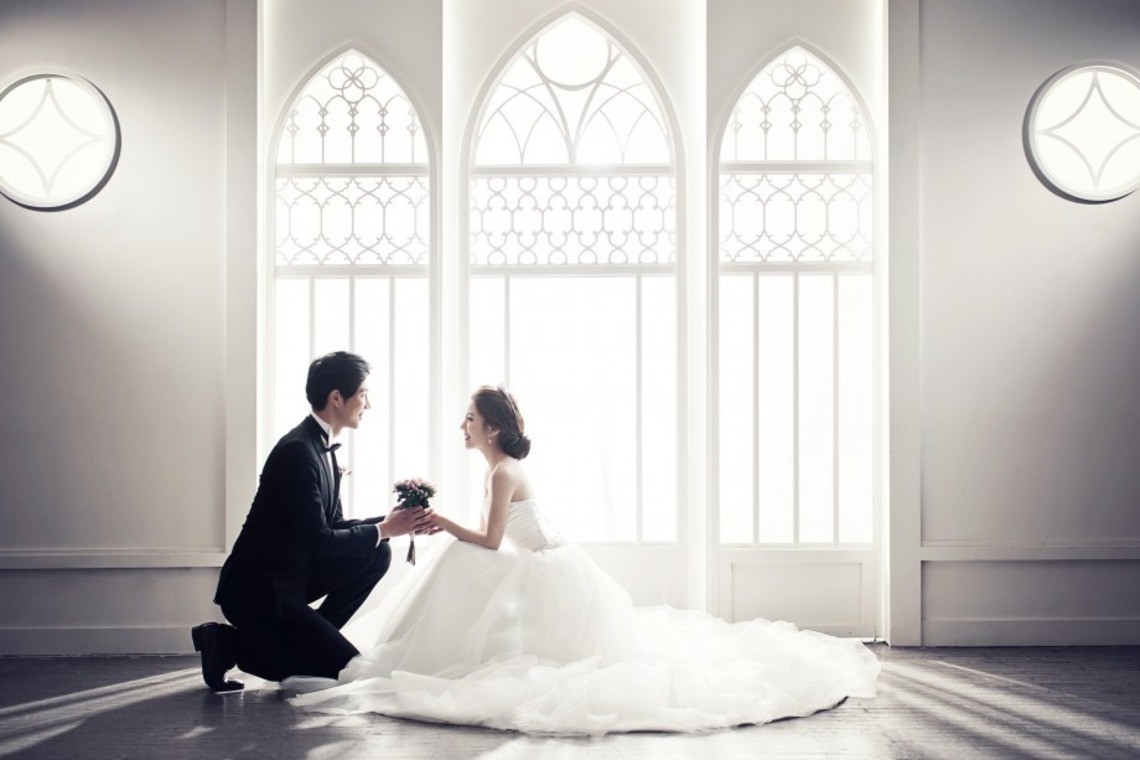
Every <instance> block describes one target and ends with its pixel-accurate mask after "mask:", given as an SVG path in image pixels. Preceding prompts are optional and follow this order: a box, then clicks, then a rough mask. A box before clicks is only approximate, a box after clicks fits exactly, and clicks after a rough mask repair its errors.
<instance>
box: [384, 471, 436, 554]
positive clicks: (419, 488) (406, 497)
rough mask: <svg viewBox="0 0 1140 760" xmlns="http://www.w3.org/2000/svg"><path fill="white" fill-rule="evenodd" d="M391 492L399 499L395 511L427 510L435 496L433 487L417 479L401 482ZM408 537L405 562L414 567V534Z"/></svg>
mask: <svg viewBox="0 0 1140 760" xmlns="http://www.w3.org/2000/svg"><path fill="white" fill-rule="evenodd" d="M392 490H393V491H394V492H395V493H396V495H397V496H398V497H399V499H400V501H399V503H398V504H396V508H397V509H413V508H415V507H423V508H424V509H427V508H428V506H429V502H430V500H431V497H433V496H435V486H433V485H432V484H431V483H429V482H427V481H426V480H420V479H419V478H409V479H408V480H401V481H400V482H398V483H396V487H395V488H394V489H392ZM410 537H411V542H410V543H409V544H408V557H407V561H408V564H410V565H414V564H416V534H415V533H412V534H410Z"/></svg>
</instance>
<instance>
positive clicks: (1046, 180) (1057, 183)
mask: <svg viewBox="0 0 1140 760" xmlns="http://www.w3.org/2000/svg"><path fill="white" fill-rule="evenodd" d="M1090 70H1091V71H1104V72H1109V73H1112V74H1116V75H1123V76H1124V77H1126V78H1127V79H1130V80H1131V81H1132V82H1133V84H1135V85H1136V88H1137V91H1140V74H1137V73H1136V72H1135V71H1133V70H1132V69H1130V68H1128V67H1127V66H1123V65H1121V64H1119V63H1116V62H1114V61H1087V62H1085V63H1077V64H1074V65H1072V66H1067V67H1065V68H1063V69H1061V70H1060V71H1058V72H1057V73H1056V74H1054V75H1053V76H1051V77H1049V78H1048V79H1046V80H1045V81H1044V82H1042V83H1041V86H1040V87H1038V88H1037V91H1036V92H1034V93H1033V97H1032V99H1030V102H1029V108H1028V109H1027V110H1026V112H1025V122H1024V125H1023V127H1022V142H1023V143H1024V148H1025V156H1026V159H1027V160H1028V161H1029V166H1030V168H1031V169H1032V170H1033V173H1034V174H1035V175H1037V178H1038V179H1039V180H1040V181H1041V182H1042V184H1044V185H1045V186H1046V187H1047V188H1049V189H1050V190H1052V191H1053V192H1054V193H1056V194H1057V195H1059V196H1061V197H1062V198H1067V199H1069V200H1073V201H1079V202H1082V203H1110V202H1112V201H1117V200H1120V199H1121V198H1125V197H1127V196H1129V195H1131V194H1132V193H1134V192H1135V191H1136V190H1137V189H1138V188H1140V170H1137V172H1136V174H1135V176H1134V177H1133V179H1132V181H1131V183H1130V184H1128V185H1123V186H1120V187H1117V188H1116V189H1115V190H1113V191H1112V192H1107V193H1087V192H1084V191H1082V190H1079V189H1076V188H1073V187H1070V186H1069V185H1068V184H1067V183H1066V182H1065V181H1064V179H1063V178H1061V177H1059V176H1057V175H1056V174H1055V173H1053V172H1051V171H1050V170H1049V168H1048V166H1047V165H1046V162H1045V161H1043V160H1041V159H1039V158H1038V151H1037V128H1036V121H1037V113H1038V111H1039V110H1040V107H1041V103H1042V102H1043V101H1044V100H1045V98H1046V97H1048V95H1049V93H1050V92H1051V91H1052V90H1053V89H1054V88H1055V87H1056V86H1058V85H1059V84H1061V83H1062V82H1064V81H1065V80H1067V79H1070V78H1071V77H1074V76H1076V75H1078V74H1083V73H1085V72H1088V71H1090Z"/></svg>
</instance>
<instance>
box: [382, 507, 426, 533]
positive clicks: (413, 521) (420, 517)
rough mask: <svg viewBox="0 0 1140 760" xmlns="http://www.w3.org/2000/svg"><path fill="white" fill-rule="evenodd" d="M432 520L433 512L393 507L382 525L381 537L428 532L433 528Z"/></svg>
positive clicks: (418, 508)
mask: <svg viewBox="0 0 1140 760" xmlns="http://www.w3.org/2000/svg"><path fill="white" fill-rule="evenodd" d="M431 518H432V512H431V510H427V509H424V508H423V507H412V508H411V509H403V508H402V507H400V506H396V507H393V509H392V511H391V512H389V513H388V516H387V517H385V518H384V522H382V523H380V537H381V538H392V537H393V536H404V535H407V534H408V533H413V532H414V533H422V532H426V531H427V530H428V529H430V528H431V527H432V520H431Z"/></svg>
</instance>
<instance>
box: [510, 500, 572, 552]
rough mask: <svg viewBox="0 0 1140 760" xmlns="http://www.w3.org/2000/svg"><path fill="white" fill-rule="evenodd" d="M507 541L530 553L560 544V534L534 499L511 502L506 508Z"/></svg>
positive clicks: (561, 540)
mask: <svg viewBox="0 0 1140 760" xmlns="http://www.w3.org/2000/svg"><path fill="white" fill-rule="evenodd" d="M506 537H507V539H508V540H509V541H510V542H511V543H512V544H514V545H515V546H516V547H518V548H519V549H528V550H530V551H532V552H534V551H538V550H539V549H549V548H550V547H553V546H559V545H561V544H562V542H563V539H562V534H561V533H559V531H558V528H556V527H555V526H554V523H552V522H550V520H548V519H547V518H546V516H545V515H544V514H543V511H542V508H541V507H540V506H539V504H538V502H537V501H536V500H535V499H526V500H524V501H515V502H511V504H510V505H509V507H508V508H507V529H506Z"/></svg>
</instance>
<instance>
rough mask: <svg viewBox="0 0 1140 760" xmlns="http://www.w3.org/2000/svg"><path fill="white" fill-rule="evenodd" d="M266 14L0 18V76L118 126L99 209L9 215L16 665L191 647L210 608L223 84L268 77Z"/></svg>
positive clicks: (219, 10)
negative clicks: (48, 88) (95, 96)
mask: <svg viewBox="0 0 1140 760" xmlns="http://www.w3.org/2000/svg"><path fill="white" fill-rule="evenodd" d="M228 6H229V7H228ZM253 7H254V5H253V3H252V2H247V3H241V2H230V3H229V4H227V3H226V2H222V1H221V0H218V1H216V2H207V1H206V0H201V1H199V2H192V3H187V2H174V1H173V0H171V1H169V2H153V0H100V1H99V2H88V3H74V2H63V1H51V0H49V1H47V2H41V1H39V0H8V1H6V2H4V3H2V4H0V77H2V78H5V79H10V78H12V77H14V76H16V75H17V74H20V73H24V72H27V71H29V70H34V69H36V68H37V67H49V68H50V67H62V68H65V69H70V70H72V71H75V72H77V73H79V74H81V75H83V76H85V77H87V78H88V79H90V80H91V81H92V82H94V83H95V84H96V85H97V86H98V87H99V88H101V89H102V91H103V92H104V94H105V95H106V96H107V98H108V99H109V100H110V102H111V104H112V105H113V107H114V108H115V110H116V112H117V115H118V120H119V123H120V126H121V130H122V151H121V155H120V158H119V162H118V166H117V168H116V169H115V172H114V175H113V176H112V177H111V179H110V181H109V182H108V183H107V185H106V186H105V187H104V188H103V190H102V191H101V192H100V193H98V194H97V195H96V196H94V197H93V198H92V199H91V200H89V201H88V202H86V203H84V204H82V205H80V206H78V207H76V208H72V209H69V210H64V211H58V212H40V211H32V210H29V209H25V208H23V207H20V206H17V205H15V204H13V203H10V202H8V201H7V200H3V201H2V202H0V325H2V326H3V327H2V328H0V357H2V360H0V361H2V364H0V419H2V420H3V435H0V524H2V525H3V527H2V528H0V653H19V652H83V651H177V650H184V649H186V648H188V639H187V637H188V633H187V630H186V629H187V628H188V626H189V625H191V624H193V623H195V622H199V621H200V620H201V619H205V618H208V617H210V616H212V615H213V614H214V607H213V605H212V604H211V603H210V599H211V596H212V589H213V584H214V579H215V577H216V571H215V570H214V569H213V567H214V566H216V565H217V563H218V561H219V558H220V557H221V556H222V555H221V552H222V551H223V549H224V545H225V538H226V535H225V533H226V525H225V510H224V500H225V494H226V489H227V479H226V467H227V448H226V445H225V443H226V425H227V422H226V417H225V402H226V396H227V366H226V355H227V350H228V345H227V319H228V315H227V271H228V261H227V241H229V240H239V239H241V237H242V236H241V234H240V229H238V227H235V225H234V223H233V220H231V219H228V209H229V208H230V206H229V205H228V203H229V197H228V196H229V194H230V185H231V183H232V180H233V178H234V177H238V176H240V171H238V172H227V164H228V162H231V161H232V160H233V158H234V157H233V156H232V155H229V154H228V152H227V151H228V150H229V149H230V148H231V147H232V146H234V145H236V144H237V142H235V134H234V133H233V129H232V128H233V125H234V124H235V123H237V121H238V120H240V118H241V114H242V110H241V109H240V108H239V109H236V110H235V109H233V108H232V107H231V108H229V109H228V111H229V112H228V113H227V105H228V98H229V94H230V93H229V91H228V89H227V88H228V87H233V86H244V85H251V84H252V82H253V69H252V64H253V60H254V59H253V56H252V52H253V49H254V45H255V42H256V38H255V27H254V25H253V20H254V17H253V13H252V9H253ZM242 11H244V13H243V12H242ZM243 53H245V54H246V55H245V56H244V57H243ZM243 61H245V62H247V63H248V64H249V66H248V67H247V68H246V69H245V70H241V68H240V65H241V63H242V62H243ZM251 89H252V88H251ZM246 110H247V111H249V112H250V113H252V103H251V105H250V107H249V108H248V109H246ZM249 124H250V125H251V124H252V122H251V121H250V122H249ZM252 189H253V188H252V185H249V186H248V187H247V191H248V192H252ZM248 198H252V195H248ZM239 226H240V225H239ZM247 237H248V236H247ZM239 448H240V447H239Z"/></svg>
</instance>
